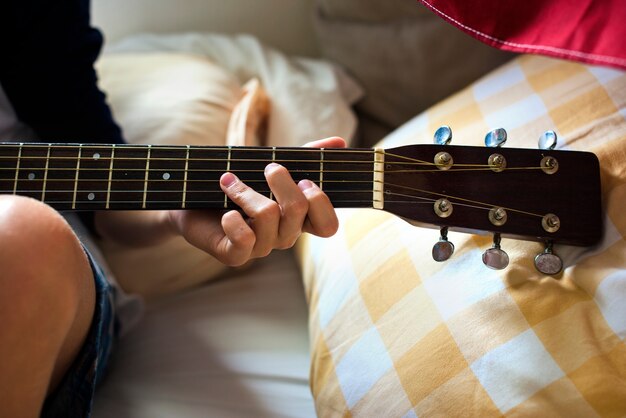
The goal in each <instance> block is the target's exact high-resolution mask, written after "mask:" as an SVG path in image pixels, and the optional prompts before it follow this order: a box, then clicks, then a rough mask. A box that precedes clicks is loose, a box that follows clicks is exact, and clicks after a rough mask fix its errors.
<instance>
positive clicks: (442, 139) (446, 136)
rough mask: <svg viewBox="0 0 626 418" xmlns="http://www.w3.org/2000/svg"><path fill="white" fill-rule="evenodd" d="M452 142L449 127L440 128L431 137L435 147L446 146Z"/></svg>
mask: <svg viewBox="0 0 626 418" xmlns="http://www.w3.org/2000/svg"><path fill="white" fill-rule="evenodd" d="M450 141H452V129H450V127H449V126H446V125H444V126H440V127H439V128H438V129H437V130H436V131H435V135H434V136H433V142H434V143H435V144H437V145H448V144H449V143H450Z"/></svg>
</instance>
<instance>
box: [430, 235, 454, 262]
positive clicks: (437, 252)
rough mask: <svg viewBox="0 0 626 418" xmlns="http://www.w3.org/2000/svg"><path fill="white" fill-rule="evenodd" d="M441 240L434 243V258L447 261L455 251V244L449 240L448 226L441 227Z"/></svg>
mask: <svg viewBox="0 0 626 418" xmlns="http://www.w3.org/2000/svg"><path fill="white" fill-rule="evenodd" d="M440 235H441V236H440V237H439V241H437V242H436V243H435V245H433V260H435V261H438V262H441V261H446V260H447V259H449V258H450V257H452V254H453V253H454V244H453V243H451V242H450V241H448V227H447V226H444V227H443V228H441V233H440Z"/></svg>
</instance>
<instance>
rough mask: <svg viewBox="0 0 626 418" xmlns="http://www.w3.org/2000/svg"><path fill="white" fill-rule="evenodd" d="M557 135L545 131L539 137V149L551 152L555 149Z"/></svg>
mask: <svg viewBox="0 0 626 418" xmlns="http://www.w3.org/2000/svg"><path fill="white" fill-rule="evenodd" d="M557 140H558V138H557V135H556V132H554V131H545V132H544V133H543V134H542V135H541V137H539V149H546V150H553V149H554V147H556V143H557Z"/></svg>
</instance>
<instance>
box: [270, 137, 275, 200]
mask: <svg viewBox="0 0 626 418" xmlns="http://www.w3.org/2000/svg"><path fill="white" fill-rule="evenodd" d="M275 161H276V147H272V162H275ZM270 200H274V199H273V195H272V191H271V190H270Z"/></svg>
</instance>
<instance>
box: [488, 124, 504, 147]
mask: <svg viewBox="0 0 626 418" xmlns="http://www.w3.org/2000/svg"><path fill="white" fill-rule="evenodd" d="M506 137H507V135H506V131H505V130H504V129H503V128H497V129H494V130H493V131H489V132H487V135H485V145H486V146H488V147H489V148H497V147H501V146H502V145H504V143H505V142H506Z"/></svg>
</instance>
